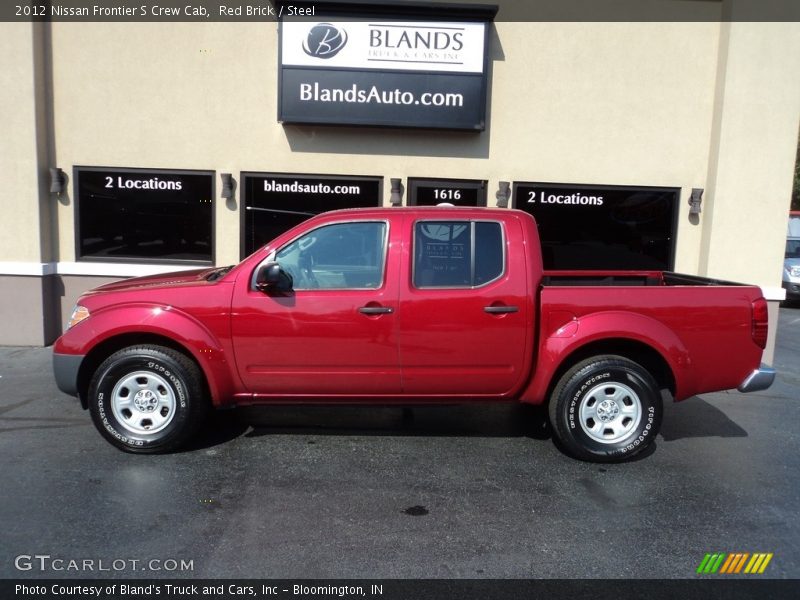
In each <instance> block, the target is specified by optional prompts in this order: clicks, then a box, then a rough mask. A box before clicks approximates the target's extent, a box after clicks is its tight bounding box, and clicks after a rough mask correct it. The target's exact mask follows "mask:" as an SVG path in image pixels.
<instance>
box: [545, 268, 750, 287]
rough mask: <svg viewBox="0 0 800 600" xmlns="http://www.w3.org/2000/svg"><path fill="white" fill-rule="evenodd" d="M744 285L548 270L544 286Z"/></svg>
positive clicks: (663, 274)
mask: <svg viewBox="0 0 800 600" xmlns="http://www.w3.org/2000/svg"><path fill="white" fill-rule="evenodd" d="M672 285H690V286H736V287H739V286H743V285H745V284H741V283H735V282H732V281H725V280H722V279H713V278H710V277H700V276H698V275H686V274H683V273H674V272H671V271H600V272H598V271H545V272H544V275H543V277H542V286H544V287H547V286H564V287H571V286H627V287H630V286H633V287H642V286H649V287H652V286H672Z"/></svg>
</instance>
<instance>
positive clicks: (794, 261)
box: [783, 213, 800, 300]
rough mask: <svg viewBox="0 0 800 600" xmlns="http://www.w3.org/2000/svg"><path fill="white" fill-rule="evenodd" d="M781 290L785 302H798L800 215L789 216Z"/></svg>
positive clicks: (799, 294) (799, 298) (799, 291)
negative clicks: (783, 290) (784, 293)
mask: <svg viewBox="0 0 800 600" xmlns="http://www.w3.org/2000/svg"><path fill="white" fill-rule="evenodd" d="M783 288H784V289H785V290H786V299H787V300H800V213H791V214H790V215H789V229H788V231H787V239H786V254H785V255H784V259H783Z"/></svg>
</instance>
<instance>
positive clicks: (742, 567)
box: [697, 552, 773, 575]
mask: <svg viewBox="0 0 800 600" xmlns="http://www.w3.org/2000/svg"><path fill="white" fill-rule="evenodd" d="M772 557H773V553H772V552H769V553H766V552H756V553H753V554H750V553H749V552H734V553H731V554H728V553H725V552H715V553H708V554H706V555H705V557H703V560H702V561H701V562H700V566H699V567H697V573H698V574H699V575H715V574H720V575H735V574H737V573H745V574H748V575H761V574H762V573H763V572H764V571H765V570H766V569H767V565H768V564H769V562H770V561H771V560H772Z"/></svg>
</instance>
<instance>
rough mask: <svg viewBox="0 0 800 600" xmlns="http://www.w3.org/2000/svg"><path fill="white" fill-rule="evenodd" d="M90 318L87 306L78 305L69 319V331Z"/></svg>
mask: <svg viewBox="0 0 800 600" xmlns="http://www.w3.org/2000/svg"><path fill="white" fill-rule="evenodd" d="M88 318H89V309H88V308H86V307H85V306H81V305H80V304H78V305H76V306H75V308H74V309H73V310H72V316H71V317H70V318H69V323H67V329H71V328H73V327H75V325H77V324H78V323H80V322H81V321H83V320H84V319H88Z"/></svg>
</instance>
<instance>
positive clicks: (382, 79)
mask: <svg viewBox="0 0 800 600" xmlns="http://www.w3.org/2000/svg"><path fill="white" fill-rule="evenodd" d="M487 32H488V25H487V22H485V21H484V22H475V21H408V20H402V21H401V20H380V19H375V20H366V21H339V20H334V19H329V20H328V21H319V22H314V21H308V20H304V21H288V20H286V21H282V22H281V42H280V47H281V58H280V99H279V109H278V112H279V117H278V118H279V120H280V121H282V122H284V123H321V124H336V125H379V126H380V125H382V126H390V127H428V128H437V129H466V130H473V131H474V130H483V129H484V128H485V126H486V70H487V54H486V48H487Z"/></svg>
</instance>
